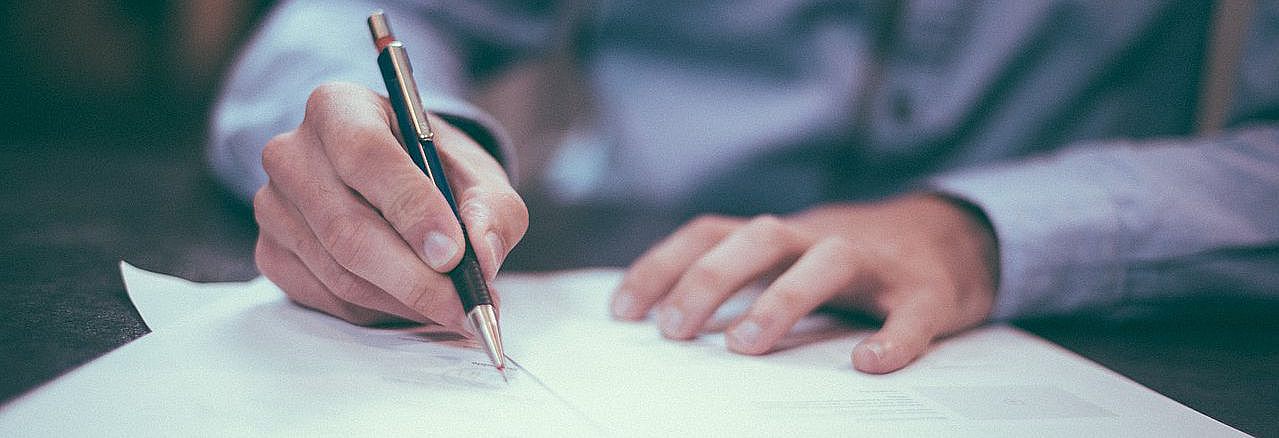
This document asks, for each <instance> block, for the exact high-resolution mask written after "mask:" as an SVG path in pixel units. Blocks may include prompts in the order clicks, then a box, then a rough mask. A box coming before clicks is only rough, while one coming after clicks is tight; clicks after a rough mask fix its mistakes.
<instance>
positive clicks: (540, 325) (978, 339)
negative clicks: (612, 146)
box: [500, 271, 1245, 437]
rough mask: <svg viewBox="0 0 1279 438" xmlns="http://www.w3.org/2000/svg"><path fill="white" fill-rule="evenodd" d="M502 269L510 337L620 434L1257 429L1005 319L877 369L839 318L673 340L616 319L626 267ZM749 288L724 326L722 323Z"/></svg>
mask: <svg viewBox="0 0 1279 438" xmlns="http://www.w3.org/2000/svg"><path fill="white" fill-rule="evenodd" d="M505 280H506V281H505V282H504V283H502V284H500V286H501V287H502V288H503V289H502V291H503V293H504V294H505V295H503V299H504V301H503V305H504V306H506V308H507V309H510V310H508V311H507V312H506V313H505V314H504V315H509V316H506V318H507V320H508V321H509V323H507V328H506V331H507V333H509V335H507V338H508V339H510V340H509V341H508V343H509V344H510V345H511V351H514V352H516V353H517V354H519V357H520V358H521V363H522V364H523V365H524V366H526V367H528V368H529V369H531V370H533V371H534V372H535V373H537V374H538V376H539V378H540V379H541V380H542V381H543V382H545V383H546V384H547V385H548V386H550V387H552V388H555V390H556V392H557V393H559V394H560V395H561V396H562V397H563V398H564V399H566V400H569V401H570V402H571V403H573V404H574V405H575V406H577V408H578V409H579V410H581V411H582V412H584V413H585V414H586V415H588V416H589V417H591V418H592V419H593V420H594V421H595V422H597V423H599V424H603V425H607V426H608V427H609V428H610V430H613V431H616V432H619V433H621V434H624V435H648V436H662V435H667V434H676V435H685V436H687V435H703V436H847V435H865V436H881V437H882V436H906V437H917V436H943V435H944V436H955V435H959V436H965V435H970V436H1026V435H1033V436H1070V437H1078V436H1129V437H1138V436H1150V437H1164V436H1232V435H1236V436H1245V435H1244V434H1242V433H1240V432H1238V431H1235V430H1233V429H1231V428H1230V427H1228V426H1225V425H1223V424H1221V423H1219V422H1217V421H1216V420H1213V419H1211V418H1208V417H1207V416H1204V415H1203V414H1200V413H1198V412H1195V411H1194V410H1191V409H1189V408H1187V407H1185V406H1182V405H1180V404H1178V403H1176V402H1175V401H1172V400H1170V399H1168V398H1166V397H1164V396H1162V395H1159V394H1158V393H1155V392H1153V391H1150V390H1149V389H1146V388H1144V387H1142V386H1140V385H1138V384H1136V383H1134V382H1132V381H1130V380H1128V379H1127V378H1124V377H1123V376H1120V375H1118V374H1116V373H1114V372H1112V371H1109V370H1107V369H1105V368H1103V367H1101V366H1098V365H1096V364H1094V363H1092V362H1090V361H1088V360H1086V359H1084V358H1082V357H1079V356H1077V355H1075V354H1073V353H1071V352H1069V351H1066V350H1064V349H1062V348H1060V347H1058V346H1056V345H1054V344H1051V343H1049V342H1047V341H1044V340H1043V339H1040V338H1038V337H1035V336H1033V335H1030V334H1028V333H1025V332H1023V331H1020V330H1018V329H1016V328H1013V327H1009V326H1002V325H996V326H990V327H985V328H982V329H978V330H974V331H971V332H969V333H967V334H964V335H961V336H958V337H955V338H952V339H948V340H946V341H944V342H941V343H940V344H939V345H938V346H936V347H935V348H933V349H932V351H931V352H929V353H928V355H927V356H925V357H924V358H923V359H921V360H920V361H918V362H916V363H914V364H912V365H911V366H910V367H908V368H906V369H905V370H902V371H899V372H896V373H893V374H890V375H884V376H872V375H866V374H862V373H859V372H856V371H855V370H853V369H852V367H851V362H850V360H849V353H850V352H851V351H852V348H853V346H854V345H855V344H856V343H857V342H858V341H859V340H860V339H861V338H862V337H864V336H865V335H866V334H868V333H867V332H865V331H857V330H854V329H850V328H848V327H846V326H842V325H839V324H836V321H835V320H834V319H829V318H825V317H821V316H815V317H810V318H808V319H807V320H805V321H804V322H803V323H801V325H800V326H799V327H797V329H796V330H795V331H793V332H792V333H791V334H790V335H789V339H788V340H787V341H786V343H787V344H789V345H787V346H788V347H790V348H787V349H783V350H781V351H776V352H774V353H771V354H769V355H767V356H762V357H753V356H743V355H737V354H734V353H731V352H728V351H727V350H726V349H725V348H724V338H723V335H722V334H718V333H708V334H704V335H703V336H701V337H699V338H698V339H696V340H694V341H691V342H672V341H668V340H665V339H663V338H662V337H661V336H660V335H659V334H658V332H657V330H656V329H655V328H654V326H653V325H652V324H651V323H623V322H617V321H613V320H611V319H610V318H609V317H608V316H607V313H606V310H605V309H606V308H607V301H608V295H609V293H611V292H612V290H613V289H614V288H615V286H616V284H617V282H618V281H619V280H620V274H619V273H618V272H615V271H587V272H577V273H571V274H558V275H546V276H542V277H508V278H506V279H505ZM527 291H534V292H535V293H525V292H527ZM752 293H754V294H757V293H758V290H756V291H754V292H751V291H747V292H743V293H742V294H740V296H738V297H736V298H735V299H734V301H732V302H730V303H729V304H728V305H726V306H725V309H724V310H725V311H722V312H720V313H719V314H717V315H716V319H717V320H718V321H719V322H720V323H718V324H712V325H718V326H721V327H722V326H723V325H726V324H724V323H726V322H727V321H730V320H731V319H732V318H733V317H734V316H736V314H738V313H740V311H741V310H744V309H745V306H746V304H748V303H749V301H750V298H751V295H752ZM517 314H520V315H517ZM531 315H544V317H537V318H530V317H527V316H531ZM525 333H536V334H537V336H524V334H525Z"/></svg>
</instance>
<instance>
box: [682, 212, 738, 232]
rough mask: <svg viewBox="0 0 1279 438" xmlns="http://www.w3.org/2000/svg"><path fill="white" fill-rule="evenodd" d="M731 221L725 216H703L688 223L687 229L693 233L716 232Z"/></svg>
mask: <svg viewBox="0 0 1279 438" xmlns="http://www.w3.org/2000/svg"><path fill="white" fill-rule="evenodd" d="M730 221H731V219H729V218H728V217H727V216H720V215H715V214H704V215H701V216H698V217H696V218H693V220H691V221H689V222H688V227H687V228H688V229H689V230H695V231H709V230H718V229H720V228H722V227H724V226H725V225H727V224H728V223H729V222H730Z"/></svg>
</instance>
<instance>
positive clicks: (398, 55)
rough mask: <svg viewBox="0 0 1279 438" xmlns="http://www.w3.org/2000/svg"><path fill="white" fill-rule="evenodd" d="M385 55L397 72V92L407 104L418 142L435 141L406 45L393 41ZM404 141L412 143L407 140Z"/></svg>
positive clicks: (387, 47) (387, 46)
mask: <svg viewBox="0 0 1279 438" xmlns="http://www.w3.org/2000/svg"><path fill="white" fill-rule="evenodd" d="M383 53H384V54H386V56H387V59H389V60H390V62H391V68H392V69H393V70H394V71H395V82H396V88H397V90H395V91H396V92H399V93H400V98H401V99H402V100H401V102H405V103H406V105H405V106H406V107H407V108H405V109H407V110H408V112H409V114H408V116H409V121H410V123H412V124H413V133H414V134H416V135H417V140H419V141H429V140H433V139H435V131H433V130H431V123H430V122H429V121H427V119H426V109H425V108H424V107H423V106H422V98H421V95H420V94H418V91H417V81H414V80H413V66H412V64H409V56H408V54H407V53H405V51H404V45H403V44H401V43H400V42H399V41H392V42H391V43H390V44H387V45H386V49H384V52H383ZM387 91H391V90H387ZM404 140H405V141H406V142H407V141H410V139H407V138H406V139H404Z"/></svg>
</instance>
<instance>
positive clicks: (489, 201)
mask: <svg viewBox="0 0 1279 438" xmlns="http://www.w3.org/2000/svg"><path fill="white" fill-rule="evenodd" d="M466 198H467V199H466V201H465V202H464V203H463V204H462V205H461V207H460V211H461V213H462V215H463V217H466V218H468V219H469V222H472V223H475V224H477V225H479V226H480V227H481V228H500V229H502V231H504V232H506V233H509V234H508V235H507V236H506V237H510V235H514V236H523V235H524V233H525V232H527V231H528V222H529V213H528V207H527V206H526V205H525V204H524V200H523V199H522V198H520V196H519V194H517V193H514V192H488V191H468V193H467V196H466Z"/></svg>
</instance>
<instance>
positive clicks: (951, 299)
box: [612, 195, 998, 373]
mask: <svg viewBox="0 0 1279 438" xmlns="http://www.w3.org/2000/svg"><path fill="white" fill-rule="evenodd" d="M996 251H997V248H996V243H995V240H994V236H993V233H992V232H991V231H990V230H989V229H988V225H986V224H985V223H984V222H983V221H981V220H979V219H978V218H977V217H975V216H974V215H973V214H972V213H970V212H968V211H966V210H965V209H963V208H960V207H959V206H958V205H956V204H953V203H952V201H950V200H946V199H943V198H940V197H937V196H933V195H915V196H908V197H904V198H899V199H896V200H891V201H886V202H882V203H877V204H869V205H851V204H842V205H830V206H824V207H819V208H815V209H813V210H809V211H806V212H803V213H801V214H798V215H795V216H791V217H784V218H778V217H773V216H760V217H756V218H754V219H749V220H747V219H738V218H727V217H716V216H704V217H701V218H698V219H695V220H693V221H692V222H690V223H689V224H687V225H685V226H684V227H682V228H681V229H680V230H678V231H676V232H675V233H674V234H672V235H671V236H670V237H668V238H666V239H665V240H663V241H662V242H660V243H659V244H657V245H656V246H654V247H653V248H652V249H650V250H648V252H646V253H645V254H644V255H643V256H641V257H640V258H639V259H638V260H636V261H635V263H634V264H633V265H632V266H631V268H630V269H629V270H628V271H627V272H626V275H625V278H623V280H622V283H621V285H620V286H619V287H618V290H617V292H616V293H615V294H614V296H613V301H612V311H613V314H614V315H615V316H616V317H618V318H622V319H629V320H639V319H643V318H644V317H645V316H646V315H647V314H648V313H649V311H650V309H652V310H653V311H654V313H655V314H656V317H657V324H658V328H659V330H661V332H662V334H663V335H665V336H666V337H668V338H672V339H689V338H692V337H694V336H696V335H697V334H698V333H699V331H701V329H702V326H703V324H705V323H706V321H707V320H708V319H709V318H710V316H711V315H712V314H713V313H714V311H715V309H716V308H718V307H719V306H720V305H721V304H722V303H723V302H724V301H725V300H726V299H728V298H729V296H731V295H732V294H733V293H735V292H737V291H738V290H740V289H742V288H743V287H745V286H747V285H748V284H750V283H752V282H754V281H756V280H760V279H770V278H775V279H774V280H773V281H772V282H771V284H769V285H768V286H767V288H766V289H765V290H764V292H763V294H762V295H760V296H759V297H758V298H757V299H756V300H755V302H753V303H752V304H751V305H750V307H749V308H748V309H747V310H746V312H745V313H744V314H743V315H742V316H741V317H739V318H738V319H737V320H735V321H734V322H733V323H732V324H731V325H730V326H729V328H728V329H727V331H726V333H725V338H726V341H727V344H728V348H730V349H732V350H733V351H736V352H739V353H745V354H763V353H766V352H768V351H769V350H770V349H771V348H772V347H773V346H774V345H775V344H776V343H777V342H778V341H779V340H780V339H781V338H782V337H783V336H784V335H785V334H786V333H787V332H788V331H789V330H790V329H791V327H792V326H794V325H795V323H796V322H797V321H798V320H799V319H800V318H803V317H804V316H805V315H807V314H808V313H810V312H812V311H813V310H814V309H816V308H817V307H819V306H823V305H827V306H833V307H839V308H847V309H857V310H860V311H865V312H869V313H870V314H872V315H875V316H879V317H883V318H884V323H883V326H882V327H881V328H880V329H879V331H878V332H876V333H874V334H873V335H871V336H869V337H867V338H866V339H865V340H863V341H862V342H861V343H860V344H858V345H857V347H855V348H854V349H853V351H852V353H851V357H852V362H853V366H854V367H856V368H857V369H858V370H861V371H863V372H868V373H887V372H892V371H895V370H898V369H900V368H902V367H904V366H906V365H907V364H909V363H910V362H911V361H912V360H914V359H915V358H916V357H918V356H919V355H920V354H922V353H923V352H924V351H925V349H926V348H927V347H928V345H929V343H931V342H932V341H933V339H935V338H937V337H939V336H944V335H947V334H950V333H955V332H957V331H960V330H963V329H966V328H969V327H972V326H975V325H977V324H979V323H981V322H982V321H984V320H985V319H986V318H987V317H988V315H989V314H990V311H991V307H992V306H993V302H994V291H995V285H996V284H997V279H996V276H997V273H998V256H997V254H996Z"/></svg>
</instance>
